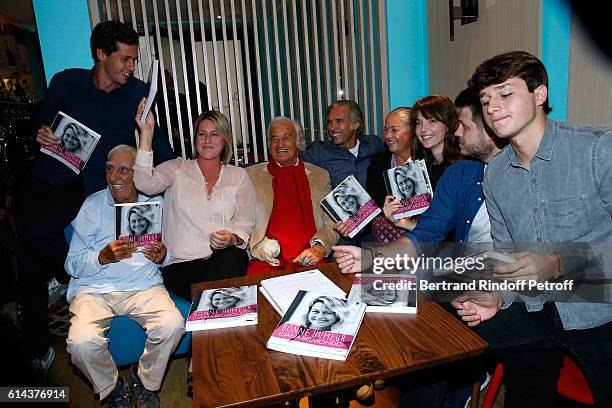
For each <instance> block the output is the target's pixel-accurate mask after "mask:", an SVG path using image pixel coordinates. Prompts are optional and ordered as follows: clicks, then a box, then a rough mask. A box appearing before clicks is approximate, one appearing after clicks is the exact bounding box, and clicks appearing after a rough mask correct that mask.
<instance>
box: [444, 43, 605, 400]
mask: <svg viewBox="0 0 612 408" xmlns="http://www.w3.org/2000/svg"><path fill="white" fill-rule="evenodd" d="M471 85H473V86H474V87H475V89H476V90H477V91H478V92H479V95H480V100H481V103H482V106H483V115H484V118H485V121H486V122H487V124H488V125H489V126H490V128H491V129H492V130H493V131H494V132H495V133H496V134H497V136H498V137H500V138H503V139H507V140H508V141H509V143H510V144H509V146H507V147H506V148H505V149H504V150H502V152H501V153H499V154H498V155H497V156H496V157H495V158H494V159H493V160H492V161H491V163H490V165H489V168H488V170H487V173H486V175H485V179H484V193H485V199H486V204H487V210H488V213H489V217H490V220H491V235H492V237H493V240H494V241H495V242H496V243H497V244H513V245H516V246H523V245H525V244H527V246H529V247H530V248H533V249H530V250H531V251H537V249H538V248H540V247H545V246H546V245H547V244H552V243H554V244H556V245H559V244H562V245H559V246H560V247H562V246H563V245H565V246H566V247H567V246H568V243H577V244H582V245H585V244H587V245H588V246H589V247H597V246H602V244H603V245H606V244H608V245H609V243H610V242H612V218H611V215H612V159H611V157H612V130H611V129H603V128H595V127H588V126H579V125H571V124H567V123H562V122H557V121H553V120H551V119H548V118H547V114H548V113H549V112H550V110H551V109H550V106H549V104H548V77H547V73H546V69H545V67H544V65H543V64H542V62H541V61H539V60H538V59H537V58H535V57H534V56H532V55H530V54H528V53H526V52H509V53H505V54H501V55H498V56H496V57H493V58H491V59H489V60H487V61H485V62H483V63H482V64H481V65H480V66H479V67H478V68H476V71H475V73H474V75H473V76H472V79H471ZM572 255H575V254H572V252H571V251H568V250H566V251H565V252H564V251H553V252H546V253H542V252H519V253H515V254H512V256H513V257H514V258H515V259H517V261H516V262H514V263H511V264H508V265H504V266H502V267H498V268H497V269H496V274H495V275H494V276H496V277H498V278H500V279H507V280H510V281H518V280H536V281H539V282H544V281H555V280H559V279H568V278H569V277H570V276H568V275H569V273H573V272H574V271H575V270H577V269H581V268H580V267H578V268H577V267H576V265H577V264H576V256H572ZM606 258H607V259H606ZM601 259H603V270H604V273H607V274H608V275H609V273H610V272H609V269H610V262H609V259H610V256H609V255H607V254H605V253H604V254H603V255H602V256H600V260H601ZM606 267H607V268H606ZM564 275H565V276H564ZM608 281H609V276H608V277H607V280H606V276H603V280H602V281H601V282H608ZM598 286H599V290H600V293H601V296H599V297H598V298H596V299H593V298H592V299H590V301H589V302H585V301H583V302H569V301H568V302H558V301H557V302H553V301H551V300H553V297H551V296H552V294H551V293H550V292H546V291H544V292H540V293H538V295H537V296H533V294H524V293H522V294H517V293H499V292H486V293H484V292H475V293H466V294H464V295H462V296H460V297H459V298H457V299H456V300H455V302H454V303H453V305H454V306H455V307H456V308H457V309H458V314H459V315H460V316H462V319H463V320H464V321H466V322H467V323H468V325H470V326H472V327H475V326H478V327H476V330H477V332H478V333H479V334H480V335H481V336H482V337H483V338H484V339H485V340H487V341H488V342H489V343H490V346H491V349H492V351H495V350H497V351H498V352H500V353H502V354H503V355H504V359H503V360H502V361H503V362H504V380H505V382H506V401H505V406H506V407H513V406H521V407H526V406H534V407H535V406H538V407H542V406H553V405H554V402H555V398H556V385H557V379H558V376H559V370H560V368H561V365H562V361H563V357H564V355H566V354H567V355H569V356H570V357H572V358H574V359H575V360H577V363H578V365H579V366H580V367H581V368H582V370H583V372H584V374H585V375H586V378H587V380H588V382H589V385H590V387H591V390H592V394H593V397H594V400H595V404H596V406H612V387H610V386H609V382H608V380H606V378H607V376H608V375H609V374H610V373H611V372H612V304H611V303H609V294H608V295H606V292H605V291H606V290H608V288H607V287H606V285H605V284H604V283H599V284H598ZM519 299H520V300H523V302H518V300H519ZM515 300H516V301H515ZM513 302H514V303H513ZM606 302H607V303H606ZM494 316H495V318H493V317H494ZM492 318H493V319H492Z"/></svg>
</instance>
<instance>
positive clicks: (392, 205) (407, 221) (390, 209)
mask: <svg viewBox="0 0 612 408" xmlns="http://www.w3.org/2000/svg"><path fill="white" fill-rule="evenodd" d="M400 208H402V202H401V200H399V199H397V198H395V197H393V196H386V197H385V205H384V206H383V212H384V213H385V217H387V219H388V220H389V221H391V222H392V223H393V225H395V226H396V227H399V228H402V229H405V230H407V231H412V230H413V229H414V227H416V225H417V220H416V218H413V217H406V218H400V219H399V220H396V219H395V217H394V216H393V214H394V213H396V212H397V211H398V210H399V209H400Z"/></svg>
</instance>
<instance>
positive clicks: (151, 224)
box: [115, 201, 163, 250]
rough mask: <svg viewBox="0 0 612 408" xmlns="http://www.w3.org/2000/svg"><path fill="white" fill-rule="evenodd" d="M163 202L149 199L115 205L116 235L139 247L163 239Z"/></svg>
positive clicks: (140, 248) (139, 248) (141, 247)
mask: <svg viewBox="0 0 612 408" xmlns="http://www.w3.org/2000/svg"><path fill="white" fill-rule="evenodd" d="M162 206H163V204H162V202H161V201H147V202H139V203H129V204H116V205H115V237H116V239H122V240H127V241H130V242H132V243H133V244H134V245H135V246H136V247H137V248H138V249H137V250H142V249H143V248H144V247H146V246H147V245H149V244H150V243H152V242H154V241H159V242H161V240H162Z"/></svg>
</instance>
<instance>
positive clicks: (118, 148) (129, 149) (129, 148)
mask: <svg viewBox="0 0 612 408" xmlns="http://www.w3.org/2000/svg"><path fill="white" fill-rule="evenodd" d="M121 152H130V153H132V155H133V156H134V160H136V153H137V152H138V151H137V150H136V148H135V147H133V146H129V145H126V144H120V145H117V146H115V147H113V148H112V149H111V150H110V152H108V155H107V156H106V159H107V160H110V159H111V157H113V155H114V154H115V153H121Z"/></svg>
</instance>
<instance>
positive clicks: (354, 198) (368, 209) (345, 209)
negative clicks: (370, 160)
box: [321, 175, 381, 238]
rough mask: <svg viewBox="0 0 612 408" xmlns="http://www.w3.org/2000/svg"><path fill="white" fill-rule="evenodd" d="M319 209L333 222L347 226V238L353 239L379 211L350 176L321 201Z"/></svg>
mask: <svg viewBox="0 0 612 408" xmlns="http://www.w3.org/2000/svg"><path fill="white" fill-rule="evenodd" d="M321 207H322V208H323V210H324V211H325V212H326V213H327V215H328V216H329V217H330V218H331V219H332V220H333V221H334V222H338V221H343V222H345V223H346V224H347V226H348V236H349V237H350V238H353V237H354V236H355V235H357V233H358V232H359V231H361V230H362V229H363V228H364V227H365V226H366V225H368V223H369V222H370V221H372V220H373V219H374V217H376V216H377V215H378V214H380V212H381V210H380V208H378V206H377V205H376V203H375V202H374V200H373V199H372V197H370V195H369V194H368V193H367V192H366V191H365V189H364V188H363V187H362V186H361V184H359V182H358V181H357V179H356V178H355V177H354V176H352V175H350V176H348V177H347V178H345V179H344V180H343V181H342V182H341V183H340V184H338V186H337V187H336V188H334V189H333V190H332V191H331V192H330V193H329V194H328V195H326V196H325V197H323V199H322V200H321Z"/></svg>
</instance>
